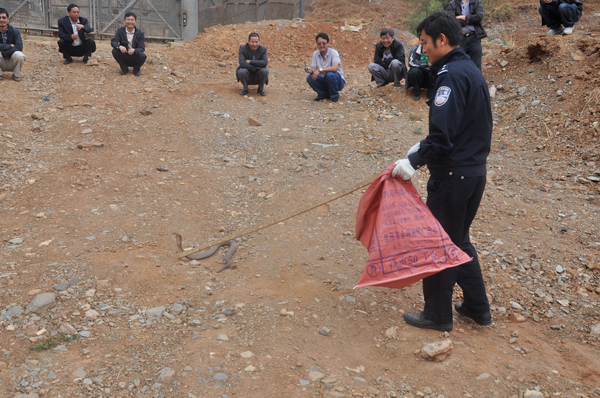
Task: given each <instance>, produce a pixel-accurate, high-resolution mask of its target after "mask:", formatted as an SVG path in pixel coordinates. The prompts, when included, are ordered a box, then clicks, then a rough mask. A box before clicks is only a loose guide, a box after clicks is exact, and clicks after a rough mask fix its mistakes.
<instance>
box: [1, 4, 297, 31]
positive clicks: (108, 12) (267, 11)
mask: <svg viewBox="0 0 600 398" xmlns="http://www.w3.org/2000/svg"><path fill="white" fill-rule="evenodd" d="M2 3H3V4H2V7H3V8H5V9H6V10H7V11H8V13H9V15H10V23H11V25H14V26H15V27H17V28H21V29H30V30H37V31H46V32H56V31H57V29H58V24H57V21H58V19H59V18H61V17H63V16H65V15H67V5H68V4H69V3H68V2H67V0H4V1H3V2H2ZM77 5H78V6H79V9H80V10H81V16H82V17H85V18H87V19H88V20H89V23H90V26H92V29H93V30H92V33H94V34H95V35H107V36H109V35H110V36H112V35H113V34H114V32H115V30H116V29H117V28H119V27H121V26H123V19H124V15H125V13H126V12H127V11H133V12H134V13H135V14H136V16H137V26H138V28H140V29H141V30H143V31H144V34H145V35H146V37H148V38H154V39H172V40H176V39H181V38H182V36H183V33H182V26H183V25H184V22H183V21H182V12H181V10H182V6H181V0H77ZM198 10H199V11H198V30H199V33H201V32H202V31H203V30H204V28H207V27H210V26H213V25H217V24H219V25H228V24H236V23H244V22H246V21H252V22H257V21H261V20H264V19H292V18H294V17H303V16H304V12H303V11H304V0H290V1H289V2H284V1H270V0H261V2H259V1H258V0H256V2H254V3H248V2H242V1H240V2H238V1H235V0H198ZM186 17H187V18H190V17H192V16H186Z"/></svg>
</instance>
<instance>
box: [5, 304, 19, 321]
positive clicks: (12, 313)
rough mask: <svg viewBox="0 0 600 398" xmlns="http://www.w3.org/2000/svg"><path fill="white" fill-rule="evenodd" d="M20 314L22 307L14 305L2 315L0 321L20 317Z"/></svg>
mask: <svg viewBox="0 0 600 398" xmlns="http://www.w3.org/2000/svg"><path fill="white" fill-rule="evenodd" d="M22 313H23V307H21V306H20V305H15V306H14V307H11V308H10V309H9V310H8V311H6V312H5V313H4V314H2V319H5V320H7V321H10V320H11V319H12V317H13V316H15V315H20V314H22Z"/></svg>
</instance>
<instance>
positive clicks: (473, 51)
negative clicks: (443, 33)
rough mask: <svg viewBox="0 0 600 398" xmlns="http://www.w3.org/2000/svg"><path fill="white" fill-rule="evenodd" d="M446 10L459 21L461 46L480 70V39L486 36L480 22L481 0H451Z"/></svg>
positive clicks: (481, 17) (481, 18) (481, 52)
mask: <svg viewBox="0 0 600 398" xmlns="http://www.w3.org/2000/svg"><path fill="white" fill-rule="evenodd" d="M447 11H448V14H450V15H451V16H453V17H456V19H457V20H458V22H460V26H461V30H462V35H463V37H462V43H461V46H462V48H464V49H465V52H466V53H467V55H468V56H469V57H471V59H472V60H473V62H475V65H477V67H478V68H479V70H481V57H482V56H483V50H482V49H481V39H483V38H484V37H487V33H485V29H483V25H482V24H481V21H482V20H483V3H482V2H481V0H451V1H450V3H449V4H448V10H447Z"/></svg>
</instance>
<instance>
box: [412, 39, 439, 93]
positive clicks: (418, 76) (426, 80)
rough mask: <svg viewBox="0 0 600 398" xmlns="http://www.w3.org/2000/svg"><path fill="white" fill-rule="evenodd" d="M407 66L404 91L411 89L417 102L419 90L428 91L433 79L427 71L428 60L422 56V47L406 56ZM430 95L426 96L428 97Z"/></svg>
mask: <svg viewBox="0 0 600 398" xmlns="http://www.w3.org/2000/svg"><path fill="white" fill-rule="evenodd" d="M408 65H409V66H410V69H409V70H408V73H407V74H406V91H408V89H409V88H411V87H412V88H413V99H414V100H415V101H418V100H420V99H421V89H422V88H424V89H426V90H429V89H430V88H431V87H433V82H434V80H435V79H434V78H433V75H432V74H431V71H430V70H429V58H427V55H425V54H423V46H422V45H421V44H419V45H418V46H415V47H413V49H412V50H410V54H409V56H408ZM429 94H430V93H429V92H428V93H427V96H428V97H430V95H429Z"/></svg>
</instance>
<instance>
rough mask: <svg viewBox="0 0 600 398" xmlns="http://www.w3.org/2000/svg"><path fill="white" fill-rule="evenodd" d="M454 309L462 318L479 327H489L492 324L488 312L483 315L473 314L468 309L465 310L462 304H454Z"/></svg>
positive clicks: (490, 315)
mask: <svg viewBox="0 0 600 398" xmlns="http://www.w3.org/2000/svg"><path fill="white" fill-rule="evenodd" d="M454 309H455V310H456V312H458V313H459V314H460V315H462V316H466V317H467V318H471V319H472V320H473V321H475V323H477V324H479V325H481V326H490V325H491V324H492V314H490V312H489V311H488V312H486V313H484V314H475V313H473V312H471V311H469V310H468V309H466V308H465V307H464V305H463V303H460V302H458V303H456V304H454Z"/></svg>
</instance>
